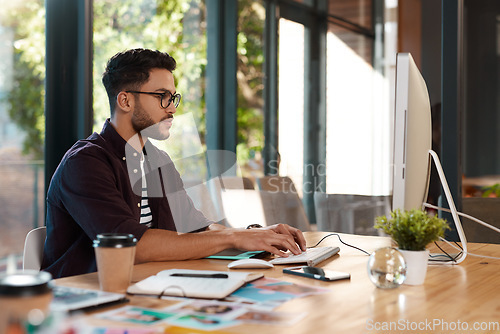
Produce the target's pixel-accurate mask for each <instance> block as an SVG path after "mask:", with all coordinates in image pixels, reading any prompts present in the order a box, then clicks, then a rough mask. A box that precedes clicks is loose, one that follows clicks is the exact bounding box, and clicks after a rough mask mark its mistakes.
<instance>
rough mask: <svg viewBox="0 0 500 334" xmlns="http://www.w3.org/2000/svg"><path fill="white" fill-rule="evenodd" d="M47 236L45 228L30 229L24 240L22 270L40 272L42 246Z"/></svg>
mask: <svg viewBox="0 0 500 334" xmlns="http://www.w3.org/2000/svg"><path fill="white" fill-rule="evenodd" d="M46 236H47V228H46V227H45V226H41V227H37V228H35V229H32V230H31V231H29V232H28V234H27V235H26V239H25V240H24V253H23V270H40V267H41V266H42V258H43V246H44V245H45V238H46Z"/></svg>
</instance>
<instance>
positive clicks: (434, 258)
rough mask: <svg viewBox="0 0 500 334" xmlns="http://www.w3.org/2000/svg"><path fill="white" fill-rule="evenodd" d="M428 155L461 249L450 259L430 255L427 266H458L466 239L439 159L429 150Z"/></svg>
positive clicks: (442, 255) (465, 250) (441, 255)
mask: <svg viewBox="0 0 500 334" xmlns="http://www.w3.org/2000/svg"><path fill="white" fill-rule="evenodd" d="M429 154H430V156H431V157H432V161H433V162H434V165H435V166H436V169H437V172H438V175H439V179H440V181H441V185H442V187H443V190H444V194H445V196H446V201H447V202H448V206H449V207H450V213H451V215H452V217H453V221H454V222H455V228H456V229H457V233H458V237H459V239H460V243H461V244H462V245H461V246H462V249H463V250H462V252H461V253H459V254H450V256H451V258H450V257H449V256H448V255H446V254H431V257H432V261H429V264H459V263H460V262H462V261H463V260H465V257H466V256H467V239H465V233H464V230H463V228H462V223H461V222H460V218H459V217H458V212H457V208H456V207H455V202H454V201H453V197H452V196H451V191H450V188H449V187H448V182H447V181H446V177H445V175H444V171H443V167H442V166H441V162H440V161H439V157H438V155H437V153H436V152H434V151H433V150H429ZM424 206H426V203H424ZM441 259H442V260H441Z"/></svg>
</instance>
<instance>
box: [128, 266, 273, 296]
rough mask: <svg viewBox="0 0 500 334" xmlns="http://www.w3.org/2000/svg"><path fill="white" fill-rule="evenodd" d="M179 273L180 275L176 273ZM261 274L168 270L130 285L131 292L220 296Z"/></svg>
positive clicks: (159, 294) (228, 293) (160, 294)
mask: <svg viewBox="0 0 500 334" xmlns="http://www.w3.org/2000/svg"><path fill="white" fill-rule="evenodd" d="M175 275H179V276H175ZM262 276H264V275H263V274H262V273H248V272H227V271H211V270H188V269H169V270H163V271H160V272H159V273H158V274H156V275H153V276H149V277H148V278H146V279H143V280H142V281H139V282H137V283H135V284H134V285H131V286H129V288H128V290H127V292H128V293H131V294H141V295H155V296H177V297H191V298H210V299H222V298H225V297H227V296H229V295H230V294H231V293H233V292H234V291H236V290H237V289H238V288H240V287H242V286H243V285H245V284H246V283H247V282H250V281H253V280H256V279H258V278H260V277H262Z"/></svg>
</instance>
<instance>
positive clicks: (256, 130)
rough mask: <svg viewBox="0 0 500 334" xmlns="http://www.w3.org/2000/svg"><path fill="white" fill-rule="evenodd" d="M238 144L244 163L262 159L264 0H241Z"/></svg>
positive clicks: (239, 155)
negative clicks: (260, 156) (259, 156)
mask: <svg viewBox="0 0 500 334" xmlns="http://www.w3.org/2000/svg"><path fill="white" fill-rule="evenodd" d="M238 11H239V12H238V40H237V43H238V44H237V45H238V46H237V51H238V69H237V80H238V146H237V156H238V162H239V163H240V165H244V164H246V163H248V161H249V160H252V159H256V160H260V159H259V158H258V157H257V156H256V155H258V154H260V152H261V150H262V148H263V146H264V128H263V126H264V114H263V106H264V100H263V96H262V94H263V89H264V84H263V78H264V72H263V65H264V22H265V8H264V5H263V2H262V1H253V0H239V2H238Z"/></svg>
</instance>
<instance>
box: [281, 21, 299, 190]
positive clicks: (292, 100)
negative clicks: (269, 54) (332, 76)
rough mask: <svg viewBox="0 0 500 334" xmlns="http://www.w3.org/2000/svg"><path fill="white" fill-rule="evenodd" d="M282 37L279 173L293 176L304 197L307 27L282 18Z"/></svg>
mask: <svg viewBox="0 0 500 334" xmlns="http://www.w3.org/2000/svg"><path fill="white" fill-rule="evenodd" d="M279 36H280V38H279V58H278V63H279V72H278V78H279V79H278V106H279V107H278V135H279V137H278V138H279V139H278V141H279V154H280V155H279V174H280V175H282V176H289V177H290V178H291V179H292V180H293V182H294V184H295V187H296V188H297V192H298V193H299V195H300V196H302V195H303V194H302V183H303V171H304V126H305V124H304V51H305V50H304V41H305V27H304V25H303V24H300V23H296V22H293V21H289V20H286V19H280V21H279Z"/></svg>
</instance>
